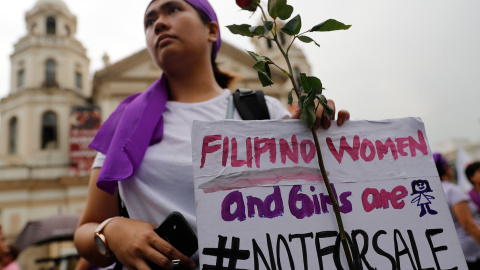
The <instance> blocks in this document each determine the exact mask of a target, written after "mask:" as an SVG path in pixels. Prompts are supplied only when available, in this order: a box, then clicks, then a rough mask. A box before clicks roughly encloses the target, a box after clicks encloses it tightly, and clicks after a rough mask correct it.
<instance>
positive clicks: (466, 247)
mask: <svg viewBox="0 0 480 270" xmlns="http://www.w3.org/2000/svg"><path fill="white" fill-rule="evenodd" d="M442 187H443V191H444V192H445V198H446V199H447V204H448V207H449V208H450V212H451V213H452V219H453V224H454V225H455V229H456V230H457V235H458V240H459V241H460V245H461V246H462V250H463V254H464V255H465V260H466V261H467V262H475V261H477V260H479V259H480V244H478V243H477V242H476V241H475V240H474V239H473V238H472V237H471V236H470V235H469V234H468V233H467V232H466V231H465V229H464V228H463V227H462V225H460V223H459V222H458V220H457V218H456V217H455V215H454V214H453V212H452V207H453V206H454V205H456V204H457V203H460V202H467V203H468V207H469V208H470V212H471V213H472V215H474V220H475V222H476V223H477V225H479V226H480V218H479V217H478V216H476V215H475V211H476V210H475V205H473V203H472V202H471V201H470V197H468V195H467V194H466V193H465V192H464V191H463V190H462V189H461V188H460V187H459V186H457V185H455V184H453V183H450V182H448V181H442Z"/></svg>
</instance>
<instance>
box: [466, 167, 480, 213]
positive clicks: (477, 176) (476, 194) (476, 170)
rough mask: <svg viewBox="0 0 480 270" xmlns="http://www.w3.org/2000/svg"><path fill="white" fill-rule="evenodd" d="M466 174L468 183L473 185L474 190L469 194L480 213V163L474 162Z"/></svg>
mask: <svg viewBox="0 0 480 270" xmlns="http://www.w3.org/2000/svg"><path fill="white" fill-rule="evenodd" d="M465 174H466V175H467V179H468V181H470V183H472V186H473V187H472V190H470V192H468V195H469V196H470V200H472V202H473V203H474V204H475V206H476V207H477V213H479V212H480V162H478V161H477V162H474V163H472V164H470V165H468V166H467V168H465Z"/></svg>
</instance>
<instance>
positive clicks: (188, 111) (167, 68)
mask: <svg viewBox="0 0 480 270" xmlns="http://www.w3.org/2000/svg"><path fill="white" fill-rule="evenodd" d="M144 23H145V36H146V43H147V48H148V51H149V53H150V55H151V57H152V59H153V60H154V61H155V63H156V64H157V65H158V66H159V67H160V68H161V69H162V70H163V72H164V73H163V75H162V78H161V79H160V80H158V81H157V82H155V83H154V84H153V85H152V86H151V87H150V88H149V89H148V90H146V91H145V92H144V93H142V94H139V95H134V96H132V97H129V98H127V99H126V100H125V101H124V102H122V104H120V105H119V107H118V108H117V110H116V111H115V112H114V113H113V114H112V115H111V116H110V117H109V119H108V120H107V121H106V122H105V123H104V125H103V126H102V129H101V130H100V131H99V133H98V134H97V136H96V138H95V140H94V141H93V142H92V144H91V146H92V147H93V148H95V149H97V150H99V152H101V153H99V155H97V158H96V161H95V164H94V169H93V171H92V175H91V178H90V183H89V195H88V199H87V204H86V208H85V211H84V213H83V216H82V218H81V220H80V225H79V228H78V229H77V231H76V233H75V244H76V247H77V250H78V252H79V254H80V255H81V256H82V257H84V258H86V259H87V260H88V261H90V262H91V263H93V264H95V265H98V266H106V265H109V264H111V263H112V262H113V261H114V257H116V259H118V260H119V261H120V262H121V263H122V264H123V265H124V266H125V267H126V268H128V269H150V268H149V266H148V263H149V262H152V263H153V264H156V265H159V266H161V267H162V268H164V269H170V268H171V267H172V260H175V262H177V260H180V265H181V266H182V267H184V268H195V266H196V265H195V261H197V260H198V256H194V257H193V260H192V259H190V258H188V257H186V256H185V255H183V254H181V253H180V252H178V251H177V250H176V249H175V248H173V247H172V246H170V245H169V244H168V243H167V242H166V241H164V240H163V239H161V238H160V237H159V236H157V235H156V234H155V233H154V232H153V229H154V228H155V226H156V225H158V224H160V223H161V221H162V220H163V219H164V218H165V217H166V216H167V215H168V214H170V213H171V212H172V211H179V212H181V213H182V214H183V215H184V216H185V217H186V219H187V221H188V222H189V223H190V225H191V226H192V227H193V228H194V230H195V229H196V225H195V202H194V192H193V172H192V163H191V162H192V161H191V141H190V140H191V139H190V123H191V121H192V120H194V119H199V120H220V119H224V118H225V115H226V111H227V104H228V97H229V96H230V90H228V89H225V88H226V87H227V86H228V82H229V81H230V80H231V77H229V76H228V75H226V74H223V73H221V72H219V71H218V69H217V68H216V65H215V63H214V59H215V57H216V55H217V52H218V50H219V48H220V32H219V25H218V21H217V18H216V15H215V12H214V11H213V9H212V7H211V6H210V4H209V3H208V1H207V0H153V1H151V2H150V4H149V6H148V7H147V10H146V12H145V20H144ZM266 102H267V106H268V109H269V113H270V116H271V118H272V119H281V118H288V117H290V115H289V113H288V112H287V111H286V110H285V109H284V108H283V107H282V106H281V104H280V103H279V101H277V100H275V99H273V98H270V97H267V98H266ZM329 105H330V106H331V107H332V108H333V109H334V108H335V104H334V103H333V101H331V100H329ZM320 107H321V106H320ZM299 114H300V113H299V112H296V113H295V115H294V116H293V117H294V118H298V117H299ZM317 115H318V119H319V122H318V123H319V125H320V124H321V125H322V126H323V127H324V128H328V127H329V126H330V123H331V120H333V118H334V117H332V119H327V118H326V117H325V116H324V115H323V110H322V109H321V108H320V110H318V112H317ZM348 118H349V113H348V112H347V111H340V112H339V113H338V120H337V124H338V125H341V124H343V123H344V122H345V120H347V119H348ZM235 119H240V117H239V115H238V113H236V115H235ZM100 167H101V169H100ZM117 185H118V189H117ZM117 193H119V194H120V197H121V198H122V201H123V202H124V203H125V205H126V208H127V210H128V212H129V214H130V218H113V219H110V218H111V217H116V216H118V215H119V207H118V197H117ZM100 223H102V224H100ZM99 224H100V225H99ZM94 235H97V240H98V241H99V247H100V250H98V249H97V246H98V245H96V243H95V240H94ZM102 253H103V254H104V255H102ZM113 254H114V255H115V256H112V255H113Z"/></svg>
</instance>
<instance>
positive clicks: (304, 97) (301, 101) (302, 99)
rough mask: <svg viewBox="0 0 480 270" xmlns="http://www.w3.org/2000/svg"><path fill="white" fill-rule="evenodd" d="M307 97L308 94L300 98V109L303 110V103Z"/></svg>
mask: <svg viewBox="0 0 480 270" xmlns="http://www.w3.org/2000/svg"><path fill="white" fill-rule="evenodd" d="M305 99H307V95H301V96H300V97H299V98H298V106H300V109H302V110H303V103H304V102H305Z"/></svg>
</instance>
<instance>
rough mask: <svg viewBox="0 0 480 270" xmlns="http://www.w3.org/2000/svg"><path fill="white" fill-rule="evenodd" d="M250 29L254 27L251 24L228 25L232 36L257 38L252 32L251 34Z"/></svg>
mask: <svg viewBox="0 0 480 270" xmlns="http://www.w3.org/2000/svg"><path fill="white" fill-rule="evenodd" d="M250 27H252V26H251V25H249V24H240V25H237V24H232V25H228V26H227V28H228V30H230V32H232V34H235V35H241V36H246V37H253V36H255V35H254V34H253V33H252V32H250Z"/></svg>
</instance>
